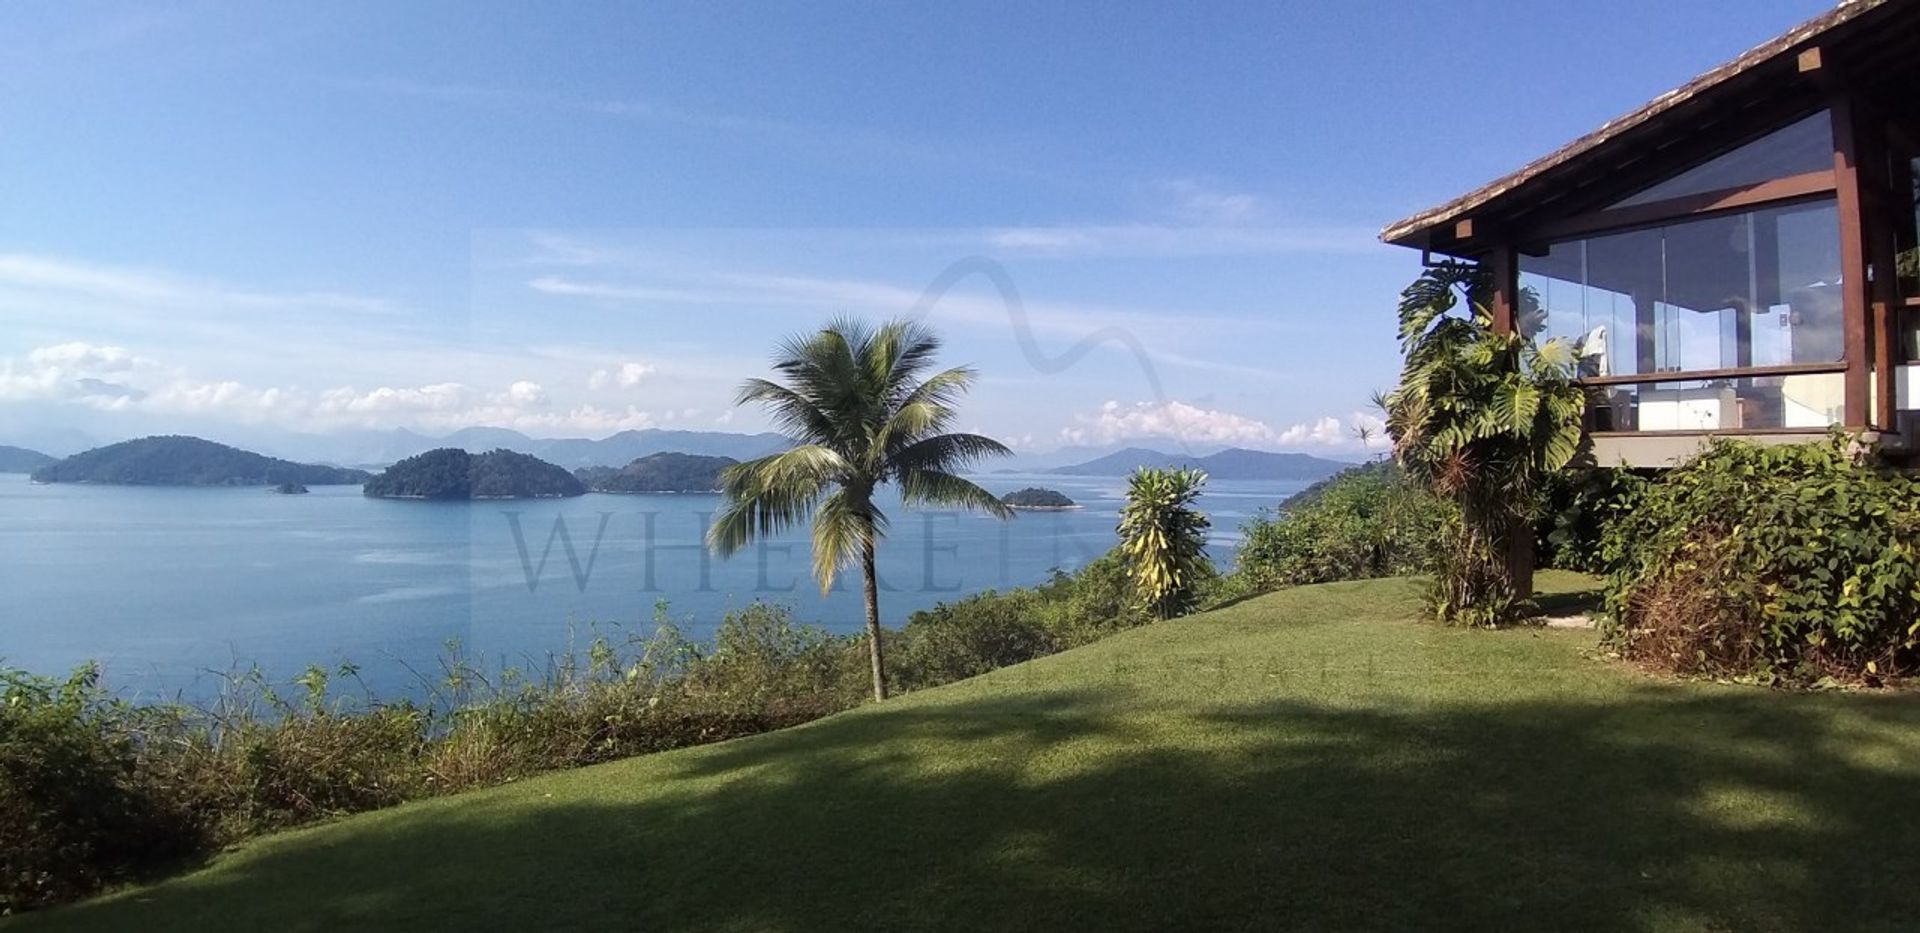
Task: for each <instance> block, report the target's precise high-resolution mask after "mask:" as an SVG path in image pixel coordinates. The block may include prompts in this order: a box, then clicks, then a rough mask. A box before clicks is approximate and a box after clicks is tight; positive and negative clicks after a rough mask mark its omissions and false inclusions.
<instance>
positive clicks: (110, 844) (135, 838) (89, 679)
mask: <svg viewBox="0 0 1920 933" xmlns="http://www.w3.org/2000/svg"><path fill="white" fill-rule="evenodd" d="M163 715H164V714H163V712H161V711H153V712H146V711H142V710H139V709H136V708H133V707H130V706H127V705H125V704H122V703H117V702H114V701H111V700H109V699H108V698H107V697H106V696H105V694H104V693H103V692H102V691H101V689H100V686H99V672H98V670H97V669H95V668H93V667H91V666H88V667H83V668H81V669H79V670H78V671H75V672H74V674H73V675H72V676H71V677H69V678H67V679H66V680H65V681H54V680H50V679H45V678H38V677H33V676H29V675H26V674H23V673H20V672H17V671H0V914H7V913H13V912H17V911H20V910H25V909H27V908H31V907H36V906H40V905H43V904H49V903H54V902H57V901H62V900H69V899H72V898H75V897H78V896H81V895H84V894H87V893H90V892H92V891H94V890H97V889H98V888H100V887H101V886H103V885H107V884H111V883H114V882H118V881H122V880H125V879H128V878H131V877H134V876H136V875H137V874H138V873H139V872H141V871H142V870H144V869H148V868H151V867H152V866H154V865H156V864H160V863H164V862H167V861H170V860H172V859H176V858H179V857H181V856H184V855H187V854H189V853H192V852H195V851H198V850H200V849H201V848H203V847H204V845H205V843H206V840H207V836H206V833H205V832H204V831H203V829H202V826H201V824H200V822H199V821H198V820H196V819H195V818H194V815H193V814H192V812H191V810H190V808H189V807H188V806H185V805H184V803H183V801H182V800H181V799H179V798H178V797H177V796H176V795H175V794H174V793H172V790H173V786H172V785H171V782H168V781H165V780H159V779H156V778H157V777H159V776H158V775H156V774H154V773H152V772H150V771H149V769H147V768H146V767H145V766H144V764H143V752H144V750H145V749H144V747H143V736H144V735H145V734H147V731H148V730H147V729H146V728H145V727H146V725H147V723H148V722H149V721H151V722H154V723H155V724H157V725H162V726H164V722H161V721H160V720H161V719H162V716H163Z"/></svg>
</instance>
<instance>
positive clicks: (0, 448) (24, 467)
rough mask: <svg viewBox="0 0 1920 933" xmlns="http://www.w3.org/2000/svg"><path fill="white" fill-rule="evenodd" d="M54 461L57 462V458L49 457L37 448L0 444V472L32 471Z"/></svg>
mask: <svg viewBox="0 0 1920 933" xmlns="http://www.w3.org/2000/svg"><path fill="white" fill-rule="evenodd" d="M56 462H58V460H57V458H54V457H49V456H47V455H46V454H43V453H41V452H39V451H37V450H28V449H26V448H25V447H9V446H7V445H5V444H0V473H32V472H33V471H35V470H38V469H40V468H41V467H44V466H50V465H52V464H54V463H56Z"/></svg>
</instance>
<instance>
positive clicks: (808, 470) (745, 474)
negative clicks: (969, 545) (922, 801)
mask: <svg viewBox="0 0 1920 933" xmlns="http://www.w3.org/2000/svg"><path fill="white" fill-rule="evenodd" d="M939 352H940V338H939V337H938V336H937V335H935V334H934V332H933V331H932V330H931V329H929V328H927V327H925V326H922V325H920V324H916V323H913V322H911V321H906V320H896V321H890V322H888V323H885V324H882V325H881V326H879V327H877V328H874V327H869V326H867V325H865V324H862V323H860V322H858V321H852V320H844V321H838V322H835V323H833V324H830V325H828V326H827V327H825V328H822V329H821V330H819V331H817V332H815V333H812V334H803V335H800V336H797V337H794V338H792V339H790V340H788V341H787V342H786V343H785V344H783V345H782V346H781V348H780V351H779V353H778V355H777V356H776V357H775V359H774V362H773V369H774V371H775V372H776V373H778V374H779V375H780V377H781V378H782V379H784V380H785V382H774V381H770V380H767V379H750V380H748V381H747V382H746V384H745V385H743V386H742V387H741V389H740V395H739V399H738V402H737V403H738V404H742V405H745V404H749V403H757V404H760V405H762V406H764V407H765V408H766V409H767V411H768V413H769V414H770V415H772V417H773V420H774V423H775V424H777V425H778V426H779V427H780V429H781V431H782V432H783V433H784V434H785V435H786V436H788V437H791V438H793V439H794V440H795V441H796V442H797V444H796V446H794V447H793V448H791V449H789V450H785V451H782V452H780V453H777V454H774V455H772V456H769V457H762V458H760V459H758V460H751V461H748V462H746V463H741V464H737V465H735V466H733V467H730V468H728V469H727V471H726V472H725V473H724V474H723V475H722V484H723V486H724V491H725V493H726V497H727V506H726V509H725V510H724V511H723V512H721V514H720V518H719V520H717V521H716V522H714V525H713V528H712V529H711V530H710V531H709V533H708V537H707V540H708V544H709V545H710V546H711V547H712V548H713V550H714V551H715V552H716V553H718V554H720V555H721V556H722V557H725V556H728V555H731V554H733V553H734V552H736V551H738V550H740V549H741V548H744V547H746V546H747V545H748V544H750V543H752V542H753V541H754V540H755V539H756V538H760V537H763V536H766V535H771V534H775V533H778V532H779V531H781V530H782V529H785V528H789V527H792V526H794V525H797V524H800V523H801V522H806V521H810V522H811V523H812V528H813V575H814V578H815V579H816V580H818V581H819V583H820V589H821V592H825V591H827V590H828V589H829V588H831V587H832V585H833V580H834V577H835V576H837V575H838V574H839V572H840V570H841V569H843V568H845V567H847V566H850V565H854V564H858V565H859V567H860V576H861V578H862V580H863V582H864V583H865V587H864V590H865V598H866V610H867V647H868V650H869V652H870V657H869V660H870V662H871V667H872V674H873V696H874V699H876V700H884V699H886V697H887V676H886V661H885V650H884V645H883V640H882V638H881V636H880V590H879V579H878V575H877V572H876V570H875V567H874V554H875V551H876V549H877V548H878V547H879V545H880V539H882V538H883V537H885V536H886V532H887V516H886V514H885V513H884V512H882V511H881V510H880V509H879V507H878V506H877V505H875V503H874V501H873V494H874V491H875V490H876V489H878V488H879V487H880V486H882V485H885V484H888V483H894V484H897V485H898V486H899V488H900V498H901V500H902V501H903V502H904V503H905V504H906V505H907V506H908V507H915V506H922V505H941V506H954V507H959V508H966V509H978V510H980V511H983V512H986V513H987V514H989V515H993V516H996V517H999V518H1006V517H1008V516H1010V515H1011V514H1012V513H1011V512H1010V511H1009V510H1008V509H1007V507H1006V506H1005V505H1002V504H1001V503H1000V500H999V499H997V498H995V497H994V495H993V494H992V493H990V492H987V491H986V490H984V489H981V488H980V487H979V486H976V485H974V484H973V483H972V482H971V481H969V480H966V479H963V478H962V477H961V476H960V475H959V472H960V471H961V470H964V469H966V468H967V467H968V466H970V465H972V464H974V463H976V462H978V461H979V460H981V459H984V458H987V457H996V456H1004V455H1006V454H1008V453H1011V451H1009V450H1008V449H1007V448H1006V446H1005V445H1003V444H1001V443H1000V442H999V441H996V440H993V439H992V438H988V437H982V436H980V435H978V434H963V433H949V432H948V430H947V429H948V428H950V427H952V426H953V423H954V421H955V420H957V419H958V418H959V411H958V410H957V409H956V408H955V407H954V406H955V405H956V404H957V403H958V402H959V400H960V397H961V396H962V395H964V394H966V391H967V389H968V388H970V387H971V386H972V385H973V382H974V379H975V378H976V374H975V372H974V371H973V370H972V369H969V368H967V367H964V366H958V367H954V368H952V369H946V370H942V371H940V372H936V373H933V374H932V375H924V374H925V373H926V372H927V370H929V369H931V368H932V367H933V365H934V357H935V356H936V355H938V353H939Z"/></svg>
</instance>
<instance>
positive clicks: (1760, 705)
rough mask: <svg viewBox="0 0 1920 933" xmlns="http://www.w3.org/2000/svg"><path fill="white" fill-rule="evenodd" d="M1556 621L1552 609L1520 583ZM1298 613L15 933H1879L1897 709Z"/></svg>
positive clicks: (91, 909) (1905, 816) (1915, 742)
mask: <svg viewBox="0 0 1920 933" xmlns="http://www.w3.org/2000/svg"><path fill="white" fill-rule="evenodd" d="M1548 582H1549V583H1550V584H1553V585H1557V586H1559V587H1561V588H1566V587H1570V586H1577V585H1579V584H1580V583H1581V581H1580V579H1579V578H1575V577H1571V576H1554V577H1550V578H1549V580H1548ZM1414 605H1415V599H1414V589H1413V586H1412V585H1411V584H1409V583H1407V582H1405V581H1377V582H1367V583H1349V584H1333V585H1329V586H1322V587H1309V588H1302V589H1298V590H1293V591H1288V592H1283V593H1278V594H1274V595H1270V596H1265V597H1261V598H1258V599H1254V600H1250V601H1248V602H1245V603H1241V604H1239V605H1236V606H1233V607H1230V608H1228V609H1224V610H1220V611H1218V612H1214V613H1209V614H1206V615H1202V616H1197V617H1192V618H1188V619H1183V620H1177V621H1174V622H1169V623H1165V624H1161V625H1155V626H1150V627H1147V628H1143V629H1138V630H1133V631H1129V632H1126V633H1123V634H1120V635H1117V636H1114V637H1112V638H1109V639H1107V640H1105V641H1103V642H1101V643H1099V644H1096V645H1093V646H1091V647H1088V648H1083V649H1079V650H1076V651H1071V652H1067V653H1065V654H1061V655H1056V656H1053V657H1050V658H1045V659H1042V660H1039V661H1035V662H1032V663H1029V664H1025V665H1021V666H1018V667H1014V668H1008V669H1005V670H1002V671H998V672H995V673H993V674H989V675H987V676H984V677H980V678H976V679H974V680H971V681H967V682H964V683H960V684H956V685H952V686H949V687H944V688H940V689H937V690H930V691H925V692H922V693H917V694H913V695H909V696H906V697H902V698H899V699H896V700H893V701H889V702H888V703H886V704H885V705H883V706H879V707H868V708H863V709H860V710H856V711H854V712H851V713H847V714H843V715H840V716H835V717H832V718H830V719H827V720H823V721H820V722H817V723H814V724H811V725H808V726H803V727H800V728H796V729H792V730H788V731H786V732H782V733H775V734H770V735H763V736H757V737H753V738H748V739H742V740H738V741H734V742H728V743H725V744H722V745H717V746H710V747H705V748H696V749H688V750H684V751H678V752H671V753H666V754H661V755H655V756H650V757H644V758H637V759H632V760H628V761H621V762H616V763H613V764H607V765H601V766H596V767H593V768H587V769H582V770H578V771H573V772H567V773H561V774H555V775H551V776H547V777H542V778H537V779H533V780H528V781H524V782H520V783H516V784H512V785H508V786H505V787H500V788H495V789H492V790H486V791H480V792H476V793H471V794H465V795H460V796H455V797H449V798H443V799H436V800H430V801H426V802H423V803H418V804H411V805H407V806H403V807H399V808H397V809H393V810H389V811H384V812H379V813H372V814H367V815H364V816H360V817H355V818H352V819H347V820H343V821H341V822H339V823H337V824H334V825H330V826H324V827H319V828H314V829H310V830H305V831H300V832H294V833H287V834H284V835H280V836H275V837H270V838H266V839H262V840H260V841H257V842H254V843H251V844H249V845H247V846H246V847H244V848H242V849H240V850H238V851H235V852H232V853H229V854H227V855H225V856H223V857H221V858H219V859H217V860H216V861H215V862H214V863H213V864H211V865H209V866H207V867H206V868H204V869H202V870H200V871H197V872H194V873H192V874H188V875H185V876H183V877H180V878H178V879H175V880H173V881H171V882H168V883H165V884H161V885H158V886H155V887H151V888H146V889H141V890H135V891H130V892H125V893H122V894H120V895H117V896H114V897H110V898H106V899H102V900H99V901H95V902H92V903H88V904H82V905H79V906H76V907H71V908H65V909H61V910H56V911H52V912H49V913H46V914H43V915H39V916H35V917H29V918H24V921H22V922H20V926H21V927H22V928H23V929H48V930H53V929H97V930H140V931H143V933H144V931H158V930H172V929H179V930H229V929H231V930H258V929H281V930H285V929H296V930H297V929H315V930H319V929H396V930H397V929H419V928H423V927H433V928H458V929H555V928H580V927H599V926H614V927H620V928H628V929H645V930H714V929H722V930H725V929H738V930H764V929H773V930H845V929H886V930H913V929H953V930H978V929H984V928H998V929H1064V928H1079V929H1102V930H1107V929H1137V930H1149V929H1156V930H1157V929H1171V928H1189V929H1198V928H1207V929H1222V928H1224V929H1273V928H1288V927H1293V928H1301V929H1380V930H1389V929H1410V928H1453V929H1476V930H1477V929H1529V930H1531V929H1601V930H1640V929H1661V930H1697V929H1728V930H1801V929H1902V928H1911V926H1912V925H1913V924H1914V923H1916V922H1920V920H1916V918H1920V885H1915V884H1914V883H1913V879H1914V878H1916V877H1920V846H1915V845H1914V844H1913V840H1915V839H1916V838H1920V805H1916V798H1915V795H1916V792H1920V697H1916V696H1914V695H1912V694H1905V695H1886V694H1883V695H1843V694H1814V695H1809V694H1783V693H1771V692H1765V691H1761V690H1755V689H1747V688H1732V687H1717V686H1712V685H1704V684H1674V683H1664V682H1658V681H1654V680H1651V679H1648V678H1646V677H1644V676H1642V675H1640V674H1637V673H1634V672H1632V671H1629V670H1625V669H1622V668H1620V667H1618V666H1615V665H1611V664H1609V663H1607V662H1605V661H1603V660H1600V659H1597V658H1595V657H1594V656H1593V655H1592V649H1593V647H1594V643H1595V638H1594V635H1593V634H1592V633H1591V632H1584V631H1564V630H1517V631H1507V632H1481V631H1461V630H1449V629H1441V628H1436V627H1433V626H1429V625H1424V624H1419V623H1416V622H1413V621H1411V617H1412V615H1413V612H1414Z"/></svg>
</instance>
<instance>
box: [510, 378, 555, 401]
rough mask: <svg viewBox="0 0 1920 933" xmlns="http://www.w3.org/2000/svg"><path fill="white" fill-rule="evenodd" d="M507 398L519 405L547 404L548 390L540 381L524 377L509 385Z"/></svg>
mask: <svg viewBox="0 0 1920 933" xmlns="http://www.w3.org/2000/svg"><path fill="white" fill-rule="evenodd" d="M507 399H508V400H509V401H512V402H513V403H514V404H517V405H545V404H547V390H545V389H543V388H541V387H540V383H537V382H530V381H528V380H525V379H522V380H520V381H519V382H516V383H514V384H513V385H510V386H507Z"/></svg>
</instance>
